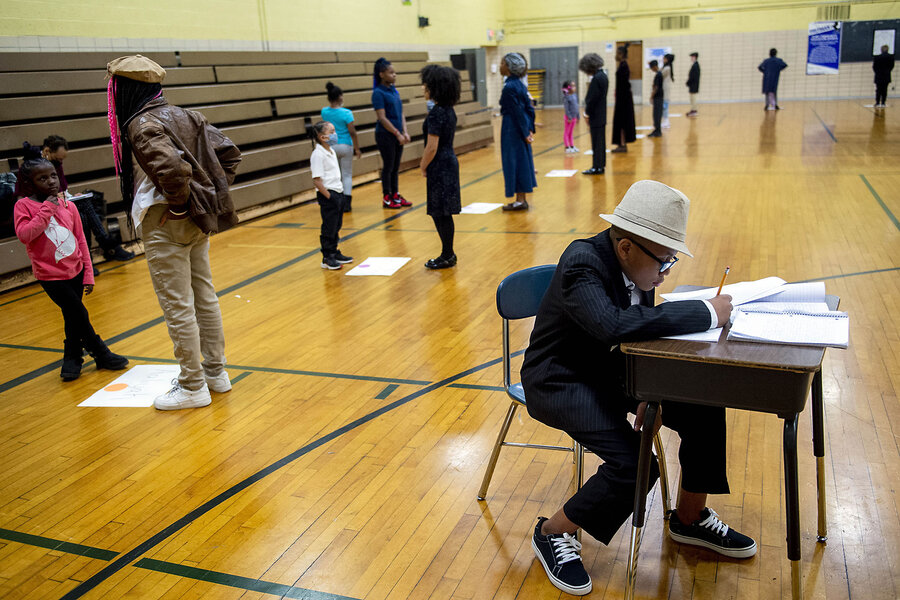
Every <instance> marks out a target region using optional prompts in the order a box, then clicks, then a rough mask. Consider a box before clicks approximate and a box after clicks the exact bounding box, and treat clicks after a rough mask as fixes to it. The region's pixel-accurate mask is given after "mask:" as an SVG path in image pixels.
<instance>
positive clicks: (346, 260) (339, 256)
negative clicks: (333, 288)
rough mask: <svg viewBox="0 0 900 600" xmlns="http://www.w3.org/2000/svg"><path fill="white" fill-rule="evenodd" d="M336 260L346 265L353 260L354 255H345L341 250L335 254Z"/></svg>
mask: <svg viewBox="0 0 900 600" xmlns="http://www.w3.org/2000/svg"><path fill="white" fill-rule="evenodd" d="M334 260H336V261H338V262H339V263H340V264H342V265H346V264H349V263H352V262H353V257H352V256H344V255H343V254H341V253H340V252H338V253H336V254H335V255H334Z"/></svg>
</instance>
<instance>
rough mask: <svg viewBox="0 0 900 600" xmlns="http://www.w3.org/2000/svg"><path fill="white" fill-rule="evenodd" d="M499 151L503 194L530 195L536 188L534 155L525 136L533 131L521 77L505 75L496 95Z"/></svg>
mask: <svg viewBox="0 0 900 600" xmlns="http://www.w3.org/2000/svg"><path fill="white" fill-rule="evenodd" d="M500 114H501V115H503V122H502V124H501V126H500V153H501V156H502V159H503V181H504V183H505V185H506V190H505V191H506V197H507V198H512V197H513V196H515V195H516V194H517V193H525V194H530V193H531V192H532V190H534V188H536V187H537V179H535V177H534V156H533V155H532V154H531V144H529V143H528V142H527V141H526V138H528V136H529V135H530V134H532V133H534V107H533V106H531V99H530V98H529V97H528V90H527V89H526V88H525V84H524V83H523V82H522V80H521V79H518V78H516V77H509V78H508V79H507V80H506V84H505V85H504V86H503V93H502V94H500Z"/></svg>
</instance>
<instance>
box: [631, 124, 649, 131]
mask: <svg viewBox="0 0 900 600" xmlns="http://www.w3.org/2000/svg"><path fill="white" fill-rule="evenodd" d="M635 129H637V130H638V131H653V127H651V126H650V125H638V126H637V127H635Z"/></svg>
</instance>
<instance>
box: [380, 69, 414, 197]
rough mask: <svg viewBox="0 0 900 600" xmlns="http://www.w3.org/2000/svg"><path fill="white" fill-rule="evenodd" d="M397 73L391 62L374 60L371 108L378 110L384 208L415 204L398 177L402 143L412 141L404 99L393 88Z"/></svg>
mask: <svg viewBox="0 0 900 600" xmlns="http://www.w3.org/2000/svg"><path fill="white" fill-rule="evenodd" d="M395 81H397V73H396V72H395V71H394V67H393V66H391V63H390V61H388V60H387V59H386V58H379V59H378V60H376V61H375V72H374V75H373V81H372V83H373V89H372V108H374V109H375V116H376V117H377V118H378V120H377V121H376V122H375V144H377V145H378V151H379V152H380V153H381V163H382V167H381V193H382V194H383V199H382V206H383V207H384V208H401V207H404V206H412V202H410V201H409V200H407V199H406V198H404V197H403V196H401V195H400V191H399V189H398V183H397V180H398V177H399V173H400V158H401V157H402V156H403V146H404V145H405V144H408V143H409V141H410V137H409V131H407V128H406V117H405V116H404V115H403V101H402V100H400V92H399V91H397V88H396V87H394V82H395Z"/></svg>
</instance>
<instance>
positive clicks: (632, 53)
mask: <svg viewBox="0 0 900 600" xmlns="http://www.w3.org/2000/svg"><path fill="white" fill-rule="evenodd" d="M620 46H625V47H626V48H628V68H629V69H631V95H632V96H634V105H635V106H639V105H640V104H641V102H642V101H643V93H642V88H643V82H644V71H646V70H647V68H648V67H647V65H645V64H644V43H643V42H642V41H641V40H636V41H635V40H632V41H629V42H616V48H618V47H620ZM614 62H615V61H614ZM616 66H617V65H611V66H610V68H609V73H610V76H609V78H610V79H612V80H613V81H615V75H614V73H615V72H616ZM660 68H662V66H660ZM613 85H615V84H613Z"/></svg>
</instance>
